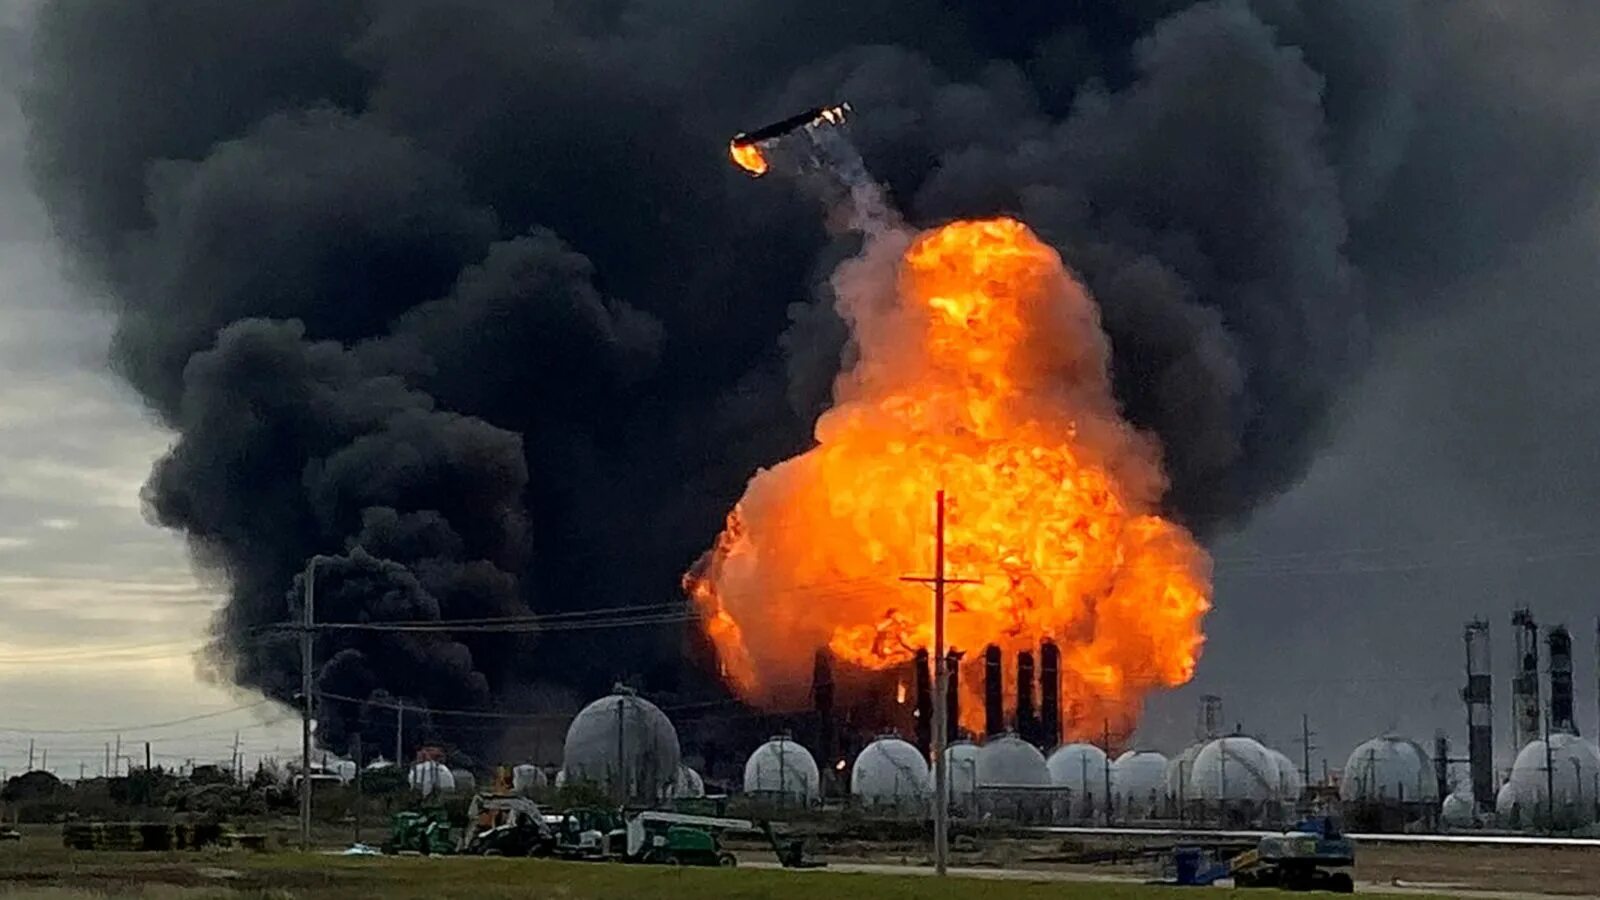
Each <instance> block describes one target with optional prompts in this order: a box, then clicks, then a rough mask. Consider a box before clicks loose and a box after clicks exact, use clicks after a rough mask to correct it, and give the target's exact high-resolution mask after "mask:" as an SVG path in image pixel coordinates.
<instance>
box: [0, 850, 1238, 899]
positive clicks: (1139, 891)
mask: <svg viewBox="0 0 1600 900" xmlns="http://www.w3.org/2000/svg"><path fill="white" fill-rule="evenodd" d="M39 891H44V893H37V894H36V895H37V896H40V897H49V898H57V900H78V898H87V897H96V896H116V897H121V896H136V897H150V898H163V900H164V898H168V897H171V898H184V900H200V898H211V897H219V898H237V897H274V898H285V900H287V898H332V897H340V898H344V897H383V898H386V900H388V898H398V900H406V898H429V900H436V898H444V897H470V898H478V900H494V898H501V897H507V898H509V897H540V898H544V897H549V898H560V900H634V898H637V900H647V898H648V900H655V898H668V897H692V898H695V900H840V898H860V900H868V898H871V900H967V898H971V900H980V898H982V900H989V898H993V897H994V896H995V895H996V893H1000V894H1002V895H1003V896H1004V897H1006V898H1008V900H1010V898H1015V900H1045V898H1050V900H1078V898H1082V900H1089V898H1105V900H1144V898H1159V897H1173V896H1192V892H1188V891H1177V890H1172V889H1162V888H1154V887H1147V886H1143V885H1134V884H1129V885H1120V884H1098V883H1097V884H1070V883H1051V884H1038V883H1025V882H997V881H988V880H977V879H959V878H952V879H947V880H946V881H944V882H935V881H934V880H932V879H930V878H925V877H910V876H900V875H876V874H872V875H868V874H836V873H826V872H784V871H768V870H752V869H743V870H731V871H730V870H718V869H695V868H668V867H660V866H630V865H622V864H615V863H566V862H553V861H546V860H518V859H421V858H409V857H408V858H400V859H374V858H348V857H329V856H308V855H303V854H298V853H285V854H264V855H257V856H239V855H233V854H229V855H208V856H204V857H188V858H185V857H183V856H178V855H160V856H157V857H155V858H144V857H142V856H141V855H135V854H109V853H107V854H73V855H72V858H70V859H61V858H59V857H58V858H57V859H56V860H50V861H36V862H31V863H30V862H25V861H22V860H17V864H16V865H12V866H4V867H0V898H5V900H11V898H20V897H23V896H33V895H35V894H34V893H32V892H39ZM1232 893H1233V892H1223V891H1216V892H1207V894H1206V896H1207V897H1208V898H1220V897H1223V896H1225V895H1226V894H1232Z"/></svg>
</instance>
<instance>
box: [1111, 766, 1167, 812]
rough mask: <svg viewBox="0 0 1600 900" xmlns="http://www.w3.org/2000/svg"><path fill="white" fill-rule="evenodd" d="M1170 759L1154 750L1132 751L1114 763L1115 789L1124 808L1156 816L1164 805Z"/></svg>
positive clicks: (1113, 778)
mask: <svg viewBox="0 0 1600 900" xmlns="http://www.w3.org/2000/svg"><path fill="white" fill-rule="evenodd" d="M1166 777H1167V758H1166V757H1165V756H1162V755H1161V754H1159V753H1157V752H1155V751H1153V750H1130V751H1128V752H1127V753H1124V754H1122V755H1121V756H1119V757H1117V761H1116V762H1114V763H1112V764H1111V792H1112V794H1113V795H1114V796H1115V797H1116V801H1117V805H1118V806H1119V807H1121V808H1122V809H1123V810H1124V811H1126V812H1128V813H1131V814H1134V815H1140V816H1152V815H1155V814H1156V812H1157V811H1159V810H1160V808H1161V792H1162V790H1163V789H1164V788H1165V787H1166Z"/></svg>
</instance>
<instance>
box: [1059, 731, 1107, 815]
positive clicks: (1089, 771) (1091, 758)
mask: <svg viewBox="0 0 1600 900" xmlns="http://www.w3.org/2000/svg"><path fill="white" fill-rule="evenodd" d="M1045 766H1046V768H1047V769H1048V770H1049V772H1050V783H1051V784H1052V785H1054V786H1055V787H1058V788H1067V789H1069V790H1071V791H1072V794H1073V796H1074V797H1078V798H1088V797H1092V798H1094V800H1095V802H1096V803H1103V802H1104V797H1105V795H1106V754H1105V752H1104V751H1103V750H1101V749H1100V748H1099V747H1096V746H1095V745H1093V744H1064V745H1062V746H1060V747H1057V748H1056V749H1055V750H1054V751H1053V752H1052V753H1051V754H1050V759H1049V760H1047V761H1046V762H1045Z"/></svg>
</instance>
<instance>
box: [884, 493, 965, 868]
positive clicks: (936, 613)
mask: <svg viewBox="0 0 1600 900" xmlns="http://www.w3.org/2000/svg"><path fill="white" fill-rule="evenodd" d="M933 522H934V525H933V577H931V578H929V577H913V576H905V577H902V578H901V579H900V580H901V581H916V582H920V583H922V584H931V585H933V658H934V664H933V666H934V670H935V671H934V679H933V708H934V709H936V710H939V711H941V713H942V712H943V710H944V709H945V708H946V706H947V702H948V701H947V698H946V692H947V691H948V689H949V686H950V661H949V657H948V656H946V654H945V649H944V589H945V587H946V586H947V585H951V584H976V583H977V582H976V580H974V579H970V578H969V579H961V578H946V577H945V575H944V491H943V490H940V491H938V492H937V493H935V494H934V520H933ZM948 724H949V723H948V722H946V721H945V716H944V715H942V714H941V715H936V716H934V717H933V747H932V751H933V752H932V754H931V755H932V756H933V870H934V874H936V875H941V876H942V875H944V874H945V871H946V869H947V868H948V867H949V858H950V821H949V820H950V773H949V771H948V770H947V769H946V766H945V758H944V756H945V745H946V744H947V743H949V735H948V734H947V733H946V731H947V726H948Z"/></svg>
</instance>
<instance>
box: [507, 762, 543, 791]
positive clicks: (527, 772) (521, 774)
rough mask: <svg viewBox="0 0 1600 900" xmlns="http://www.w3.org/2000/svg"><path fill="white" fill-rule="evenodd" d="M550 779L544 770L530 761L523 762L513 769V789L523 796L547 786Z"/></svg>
mask: <svg viewBox="0 0 1600 900" xmlns="http://www.w3.org/2000/svg"><path fill="white" fill-rule="evenodd" d="M549 783H550V779H548V778H546V777H545V775H544V770H543V769H541V768H539V767H538V766H535V765H532V764H530V763H523V764H522V765H520V766H517V767H516V768H513V769H512V770H511V789H512V790H513V791H515V792H517V793H519V794H522V795H523V796H527V795H529V794H532V793H533V792H534V791H537V790H539V789H540V788H542V787H545V786H547V785H548V784H549Z"/></svg>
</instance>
